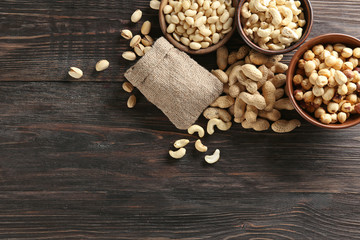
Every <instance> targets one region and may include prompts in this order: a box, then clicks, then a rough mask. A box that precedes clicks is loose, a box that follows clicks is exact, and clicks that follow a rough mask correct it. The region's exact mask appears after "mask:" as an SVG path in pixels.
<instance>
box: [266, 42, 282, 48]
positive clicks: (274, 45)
mask: <svg viewBox="0 0 360 240" xmlns="http://www.w3.org/2000/svg"><path fill="white" fill-rule="evenodd" d="M267 46H268V47H269V48H270V49H271V50H283V49H285V45H284V44H274V43H270V44H268V45H267Z"/></svg>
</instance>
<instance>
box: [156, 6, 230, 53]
mask: <svg viewBox="0 0 360 240" xmlns="http://www.w3.org/2000/svg"><path fill="white" fill-rule="evenodd" d="M168 2H169V0H161V4H160V9H159V22H160V28H161V31H162V32H163V34H164V36H165V38H166V39H167V40H168V41H169V42H170V43H171V44H172V45H174V46H175V47H177V48H178V49H180V50H181V51H184V52H186V53H189V54H194V55H202V54H207V53H211V52H213V51H215V50H216V49H218V48H220V47H222V46H223V45H225V44H226V43H227V42H228V41H229V40H230V38H231V36H232V35H233V34H234V32H235V29H236V26H235V25H236V16H234V22H233V28H232V30H231V31H230V32H229V33H227V34H226V35H225V37H224V38H223V39H221V40H220V41H219V42H218V43H217V44H215V45H210V46H209V47H208V48H204V49H199V50H193V49H191V48H189V47H188V46H185V45H184V44H182V43H181V42H178V41H176V40H175V39H174V38H173V36H172V34H169V33H167V32H166V29H167V23H166V21H165V15H164V12H163V9H164V7H165V6H166V5H167V4H168ZM236 5H237V0H233V6H234V7H236ZM235 12H236V11H235Z"/></svg>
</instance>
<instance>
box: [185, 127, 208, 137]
mask: <svg viewBox="0 0 360 240" xmlns="http://www.w3.org/2000/svg"><path fill="white" fill-rule="evenodd" d="M196 132H197V133H198V135H199V137H200V138H202V137H204V136H205V130H204V129H203V128H202V127H201V126H199V125H192V126H191V127H189V128H188V133H189V134H191V135H192V134H194V133H196Z"/></svg>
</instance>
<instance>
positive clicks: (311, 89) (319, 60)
mask: <svg viewBox="0 0 360 240" xmlns="http://www.w3.org/2000/svg"><path fill="white" fill-rule="evenodd" d="M359 58H360V48H355V49H352V48H349V47H347V46H345V45H344V44H335V45H331V44H329V45H326V46H324V45H321V44H320V45H316V46H314V47H313V48H312V49H311V50H308V51H307V52H305V53H304V55H303V58H302V59H300V60H299V62H298V68H297V72H296V75H295V76H294V77H293V84H294V89H295V90H294V97H295V99H296V100H297V101H298V102H299V106H301V108H303V109H305V110H306V111H307V112H309V113H312V114H314V116H315V118H317V119H319V120H320V121H321V122H322V123H324V124H331V123H344V122H345V121H346V120H347V119H349V117H350V115H351V114H359V113H360V98H359V92H360V74H359V72H360V67H358V65H359Z"/></svg>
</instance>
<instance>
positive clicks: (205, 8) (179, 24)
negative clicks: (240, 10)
mask: <svg viewBox="0 0 360 240" xmlns="http://www.w3.org/2000/svg"><path fill="white" fill-rule="evenodd" d="M163 12H164V14H165V20H166V22H167V24H168V26H167V29H166V31H167V32H168V33H169V34H172V36H173V38H174V39H175V40H176V41H178V42H181V43H182V44H184V45H185V46H188V47H190V48H191V49H193V50H199V49H201V48H207V47H209V46H210V45H212V44H217V43H218V42H219V41H220V40H221V39H223V38H224V36H225V35H226V34H227V33H229V32H230V31H231V30H232V26H233V21H234V16H235V8H234V7H233V6H232V0H196V1H195V0H169V3H168V5H166V6H165V7H164V9H163Z"/></svg>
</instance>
